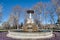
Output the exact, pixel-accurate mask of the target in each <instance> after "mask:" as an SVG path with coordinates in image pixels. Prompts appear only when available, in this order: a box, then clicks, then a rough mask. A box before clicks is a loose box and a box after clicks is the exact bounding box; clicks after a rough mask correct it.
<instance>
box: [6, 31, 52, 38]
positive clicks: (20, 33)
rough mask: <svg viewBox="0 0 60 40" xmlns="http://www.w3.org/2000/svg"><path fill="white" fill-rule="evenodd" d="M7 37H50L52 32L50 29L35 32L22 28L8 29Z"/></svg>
mask: <svg viewBox="0 0 60 40" xmlns="http://www.w3.org/2000/svg"><path fill="white" fill-rule="evenodd" d="M7 36H8V37H11V38H15V39H40V38H51V37H53V32H52V31H50V30H44V31H37V32H24V31H22V30H9V31H8V34H7Z"/></svg>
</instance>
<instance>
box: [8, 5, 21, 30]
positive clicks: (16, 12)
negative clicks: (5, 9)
mask: <svg viewBox="0 0 60 40" xmlns="http://www.w3.org/2000/svg"><path fill="white" fill-rule="evenodd" d="M20 12H21V8H20V6H15V7H14V8H13V12H12V13H11V14H10V17H9V23H10V24H13V25H11V26H14V27H15V26H16V27H17V29H18V28H19V19H20Z"/></svg>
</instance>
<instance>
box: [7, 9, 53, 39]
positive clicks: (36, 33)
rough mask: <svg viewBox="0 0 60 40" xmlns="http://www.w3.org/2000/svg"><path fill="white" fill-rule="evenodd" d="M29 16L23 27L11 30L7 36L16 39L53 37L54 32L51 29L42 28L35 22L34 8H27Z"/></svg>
mask: <svg viewBox="0 0 60 40" xmlns="http://www.w3.org/2000/svg"><path fill="white" fill-rule="evenodd" d="M27 14H28V15H29V17H28V18H27V19H26V20H27V21H26V23H25V24H24V25H23V27H22V29H13V30H9V31H8V34H7V36H8V37H11V38H15V39H40V38H51V37H53V32H52V31H51V30H41V29H39V27H38V25H37V24H36V23H35V21H34V19H33V18H32V15H34V10H27Z"/></svg>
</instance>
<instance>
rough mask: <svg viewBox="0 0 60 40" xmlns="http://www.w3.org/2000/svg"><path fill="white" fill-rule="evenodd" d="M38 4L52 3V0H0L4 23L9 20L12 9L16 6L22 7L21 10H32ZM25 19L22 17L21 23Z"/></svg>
mask: <svg viewBox="0 0 60 40" xmlns="http://www.w3.org/2000/svg"><path fill="white" fill-rule="evenodd" d="M38 2H43V3H45V2H50V0H0V4H1V5H2V7H3V9H2V13H3V22H4V21H7V20H8V17H9V14H10V13H11V12H12V11H13V10H12V8H13V7H14V6H16V5H19V6H21V8H32V7H33V6H34V5H35V4H37V3H38ZM22 21H23V18H22V17H21V22H22Z"/></svg>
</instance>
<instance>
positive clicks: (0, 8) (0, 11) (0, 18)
mask: <svg viewBox="0 0 60 40" xmlns="http://www.w3.org/2000/svg"><path fill="white" fill-rule="evenodd" d="M1 22H2V6H1V5H0V23H1Z"/></svg>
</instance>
